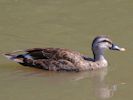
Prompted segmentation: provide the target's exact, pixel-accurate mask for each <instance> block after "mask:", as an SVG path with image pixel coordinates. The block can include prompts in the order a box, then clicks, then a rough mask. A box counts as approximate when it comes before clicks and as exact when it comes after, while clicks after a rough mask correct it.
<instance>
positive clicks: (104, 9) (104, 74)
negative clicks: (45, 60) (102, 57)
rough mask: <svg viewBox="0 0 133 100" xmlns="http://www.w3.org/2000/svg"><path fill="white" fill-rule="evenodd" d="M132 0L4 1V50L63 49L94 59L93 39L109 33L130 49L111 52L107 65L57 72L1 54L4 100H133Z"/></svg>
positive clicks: (0, 18)
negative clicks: (10, 58) (81, 70)
mask: <svg viewBox="0 0 133 100" xmlns="http://www.w3.org/2000/svg"><path fill="white" fill-rule="evenodd" d="M132 9H133V1H131V0H0V50H1V51H5V52H7V51H13V50H18V49H26V48H32V47H63V48H69V49H73V50H77V51H79V52H81V53H83V54H86V55H89V56H91V57H93V56H92V53H91V47H90V46H91V41H92V40H93V38H94V37H95V36H97V35H100V34H105V35H109V36H110V37H111V38H112V39H113V41H115V43H117V44H119V45H120V46H123V47H125V48H126V49H127V51H126V52H109V51H107V52H106V58H107V59H108V61H109V66H108V68H107V69H103V70H98V71H93V72H82V73H66V72H63V73H56V72H47V71H43V70H40V69H34V68H28V67H23V66H21V65H18V64H16V63H14V62H11V61H8V60H6V59H5V58H4V57H2V56H0V99H1V100H37V99H39V100H127V99H128V100H132V99H133V95H132V92H133V90H132V84H133V80H132V76H133V74H132V70H133V68H132V65H133V62H132V58H133V56H132V49H133V46H132V45H133V44H132V37H133V35H132V33H133V29H132V27H133V18H132V17H133V12H132Z"/></svg>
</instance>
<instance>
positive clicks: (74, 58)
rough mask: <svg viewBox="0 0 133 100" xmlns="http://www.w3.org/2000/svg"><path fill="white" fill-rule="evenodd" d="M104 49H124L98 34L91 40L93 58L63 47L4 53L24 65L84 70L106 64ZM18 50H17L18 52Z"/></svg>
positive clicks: (52, 68) (55, 69)
mask: <svg viewBox="0 0 133 100" xmlns="http://www.w3.org/2000/svg"><path fill="white" fill-rule="evenodd" d="M104 49H111V50H119V51H124V50H125V49H124V48H120V47H118V46H116V45H114V44H113V43H112V41H111V40H110V39H109V38H108V37H106V36H98V37H96V38H95V39H94V40H93V42H92V51H93V54H94V58H89V57H88V56H84V55H83V54H80V53H79V52H76V51H73V50H69V49H64V48H32V49H27V50H20V51H22V52H24V53H23V54H14V53H16V52H18V51H16V52H13V53H4V54H3V55H4V56H6V57H7V58H8V59H11V60H13V61H16V62H18V63H20V64H22V65H24V66H31V67H36V68H41V69H45V70H50V71H76V72H78V71H84V70H95V69H99V68H103V67H106V66H107V65H108V63H107V61H106V59H105V58H104V56H103V53H104ZM20 51H19V52H20Z"/></svg>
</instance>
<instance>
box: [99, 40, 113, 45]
mask: <svg viewBox="0 0 133 100" xmlns="http://www.w3.org/2000/svg"><path fill="white" fill-rule="evenodd" d="M101 42H108V43H109V44H112V42H110V41H108V40H103V41H100V42H99V43H101Z"/></svg>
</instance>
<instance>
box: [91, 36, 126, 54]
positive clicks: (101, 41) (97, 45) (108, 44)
mask: <svg viewBox="0 0 133 100" xmlns="http://www.w3.org/2000/svg"><path fill="white" fill-rule="evenodd" d="M106 49H109V50H116V51H125V48H121V47H119V46H117V45H116V44H114V43H113V42H112V40H111V39H110V38H109V37H107V36H105V35H101V36H97V37H96V38H95V39H94V40H93V42H92V50H93V53H94V56H97V55H102V54H103V51H104V50H106Z"/></svg>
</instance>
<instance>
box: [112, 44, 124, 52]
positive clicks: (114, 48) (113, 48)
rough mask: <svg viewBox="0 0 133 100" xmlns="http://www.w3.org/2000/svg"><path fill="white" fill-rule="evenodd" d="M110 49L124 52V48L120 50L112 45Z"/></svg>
mask: <svg viewBox="0 0 133 100" xmlns="http://www.w3.org/2000/svg"><path fill="white" fill-rule="evenodd" d="M110 49H111V50H117V51H126V49H125V48H121V47H119V46H117V45H114V44H113V45H112V47H111V48H110Z"/></svg>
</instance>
